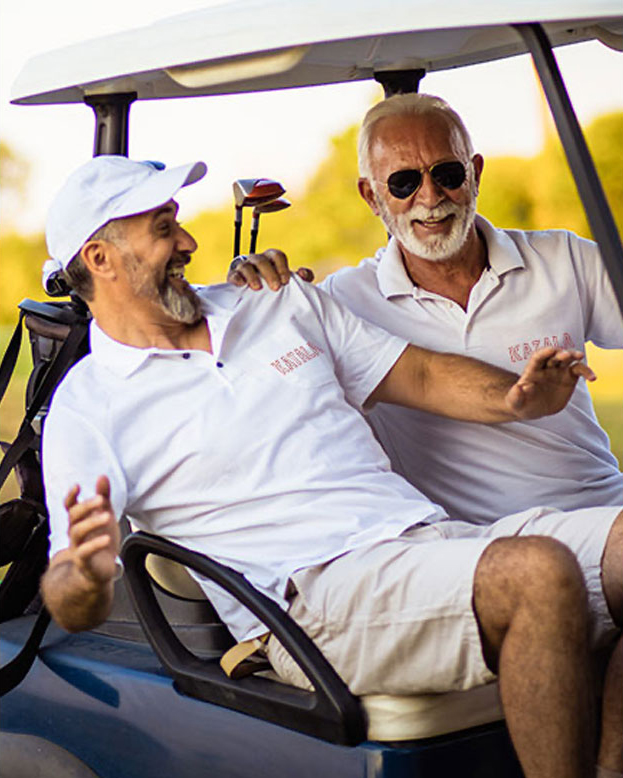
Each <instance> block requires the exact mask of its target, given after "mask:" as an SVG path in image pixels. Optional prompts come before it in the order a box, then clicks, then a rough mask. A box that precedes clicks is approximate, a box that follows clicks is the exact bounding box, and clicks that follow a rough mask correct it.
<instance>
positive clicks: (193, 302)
mask: <svg viewBox="0 0 623 778" xmlns="http://www.w3.org/2000/svg"><path fill="white" fill-rule="evenodd" d="M157 302H158V304H159V305H160V307H161V308H162V309H163V310H164V311H165V312H166V313H168V314H169V315H170V316H171V318H173V319H174V320H175V321H178V322H180V323H181V324H196V323H197V322H198V321H199V320H200V319H201V318H202V317H203V310H202V307H201V300H200V299H199V297H198V295H197V293H196V292H195V290H194V289H193V288H192V287H191V286H186V287H185V288H184V289H183V290H178V289H176V288H175V287H174V286H173V284H171V282H170V281H169V279H168V278H167V277H166V276H165V279H164V281H163V283H162V284H161V286H160V288H159V289H158V299H157Z"/></svg>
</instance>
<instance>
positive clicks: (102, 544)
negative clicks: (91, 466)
mask: <svg viewBox="0 0 623 778" xmlns="http://www.w3.org/2000/svg"><path fill="white" fill-rule="evenodd" d="M95 492H96V494H95V496H94V497H92V498H91V499H89V500H84V501H83V502H78V496H79V494H80V487H79V486H78V485H75V486H73V487H72V488H71V489H70V490H69V492H68V493H67V496H66V497H65V508H67V513H68V516H69V530H68V532H69V552H70V554H71V557H72V559H73V562H74V564H75V565H76V567H77V569H78V570H79V572H80V573H82V575H83V576H84V577H85V578H87V579H88V580H90V581H92V582H93V583H96V584H100V585H101V584H105V583H107V582H108V581H111V580H112V579H113V578H114V576H115V573H116V570H117V564H116V562H115V558H116V556H117V554H118V552H119V542H120V533H119V525H118V523H117V518H116V516H115V514H114V511H113V508H112V505H111V502H110V482H109V481H108V478H106V476H100V477H99V478H98V479H97V484H96V486H95Z"/></svg>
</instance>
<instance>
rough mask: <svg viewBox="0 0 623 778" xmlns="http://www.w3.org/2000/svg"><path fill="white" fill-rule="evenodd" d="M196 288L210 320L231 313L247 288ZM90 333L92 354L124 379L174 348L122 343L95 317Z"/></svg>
mask: <svg viewBox="0 0 623 778" xmlns="http://www.w3.org/2000/svg"><path fill="white" fill-rule="evenodd" d="M195 291H196V292H197V293H198V294H199V297H200V298H201V302H202V309H203V313H204V315H205V317H206V319H207V318H208V317H209V316H210V315H219V314H226V313H228V312H229V313H231V312H232V311H233V309H234V308H235V307H236V306H237V305H238V303H239V302H240V300H241V297H242V293H243V291H244V289H240V288H238V287H235V286H232V285H231V284H218V285H215V286H212V287H202V288H199V289H196V290H195ZM89 334H90V343H91V355H92V356H93V358H94V359H95V360H96V362H98V363H99V364H101V365H103V366H104V367H106V368H108V369H109V370H111V371H112V372H113V373H116V374H117V375H119V376H121V377H122V378H127V377H128V376H129V375H131V374H132V373H134V372H136V371H137V370H138V369H139V368H140V367H141V365H143V364H144V363H145V362H146V361H147V360H148V359H149V358H150V357H152V356H153V355H155V354H168V353H170V351H171V350H170V349H160V348H157V347H155V346H152V347H150V348H137V347H136V346H128V345H127V344H126V343H120V342H119V341H118V340H114V339H113V338H111V337H110V335H107V334H106V333H105V332H104V330H102V328H101V327H100V326H99V325H98V324H97V322H96V321H95V319H93V320H92V321H91V324H90V333H89Z"/></svg>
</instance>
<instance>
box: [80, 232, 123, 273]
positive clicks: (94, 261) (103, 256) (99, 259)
mask: <svg viewBox="0 0 623 778" xmlns="http://www.w3.org/2000/svg"><path fill="white" fill-rule="evenodd" d="M111 248H112V244H110V243H108V241H104V240H89V241H87V242H86V243H85V244H84V246H83V247H82V249H81V251H80V256H81V257H82V261H83V262H84V264H85V265H86V267H87V268H88V269H89V270H90V271H91V275H93V276H95V277H97V278H107V279H108V280H113V281H114V280H115V278H116V277H117V276H116V271H115V268H114V266H113V263H112V261H111Z"/></svg>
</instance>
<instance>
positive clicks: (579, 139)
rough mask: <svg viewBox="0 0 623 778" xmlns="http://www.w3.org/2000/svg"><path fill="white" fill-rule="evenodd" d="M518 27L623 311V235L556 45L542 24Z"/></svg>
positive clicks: (520, 25) (622, 311)
mask: <svg viewBox="0 0 623 778" xmlns="http://www.w3.org/2000/svg"><path fill="white" fill-rule="evenodd" d="M514 27H515V29H516V30H517V32H518V33H519V34H520V35H521V37H522V38H523V40H524V43H525V44H526V46H527V47H528V50H529V51H530V53H531V54H532V59H533V60H534V65H535V67H536V70H537V73H538V74H539V78H540V79H541V84H542V85H543V91H544V92H545V96H546V98H547V102H548V103H549V107H550V110H551V112H552V116H553V117H554V121H555V123H556V127H557V129H558V134H559V136H560V140H561V142H562V145H563V148H564V150H565V154H566V155H567V161H568V163H569V167H570V168H571V173H572V175H573V178H574V180H575V185H576V187H577V189H578V193H579V195H580V199H581V200H582V204H583V205H584V210H585V211H586V216H587V218H588V223H589V224H590V227H591V230H592V233H593V236H594V238H595V240H596V241H597V243H598V244H599V248H600V250H601V256H602V259H603V262H604V265H605V267H606V270H607V271H608V275H609V276H610V280H611V282H612V286H613V287H614V293H615V295H616V298H617V300H618V303H619V308H620V309H621V313H622V314H623V247H622V246H621V239H620V238H619V233H618V230H617V227H616V224H615V221H614V218H613V216H612V212H611V210H610V206H609V205H608V201H607V200H606V196H605V194H604V191H603V188H602V186H601V182H600V180H599V177H598V175H597V171H596V170H595V164H594V162H593V159H592V157H591V155H590V152H589V150H588V146H587V145H586V140H585V139H584V135H583V133H582V129H581V128H580V124H579V122H578V119H577V117H576V115H575V112H574V110H573V106H572V105H571V100H570V99H569V95H568V93H567V89H566V87H565V84H564V81H563V80H562V76H561V74H560V69H559V68H558V63H557V62H556V58H555V57H554V54H553V52H552V47H551V45H550V42H549V40H548V38H547V35H546V34H545V31H544V30H543V27H542V26H541V25H540V24H517V25H514Z"/></svg>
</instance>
